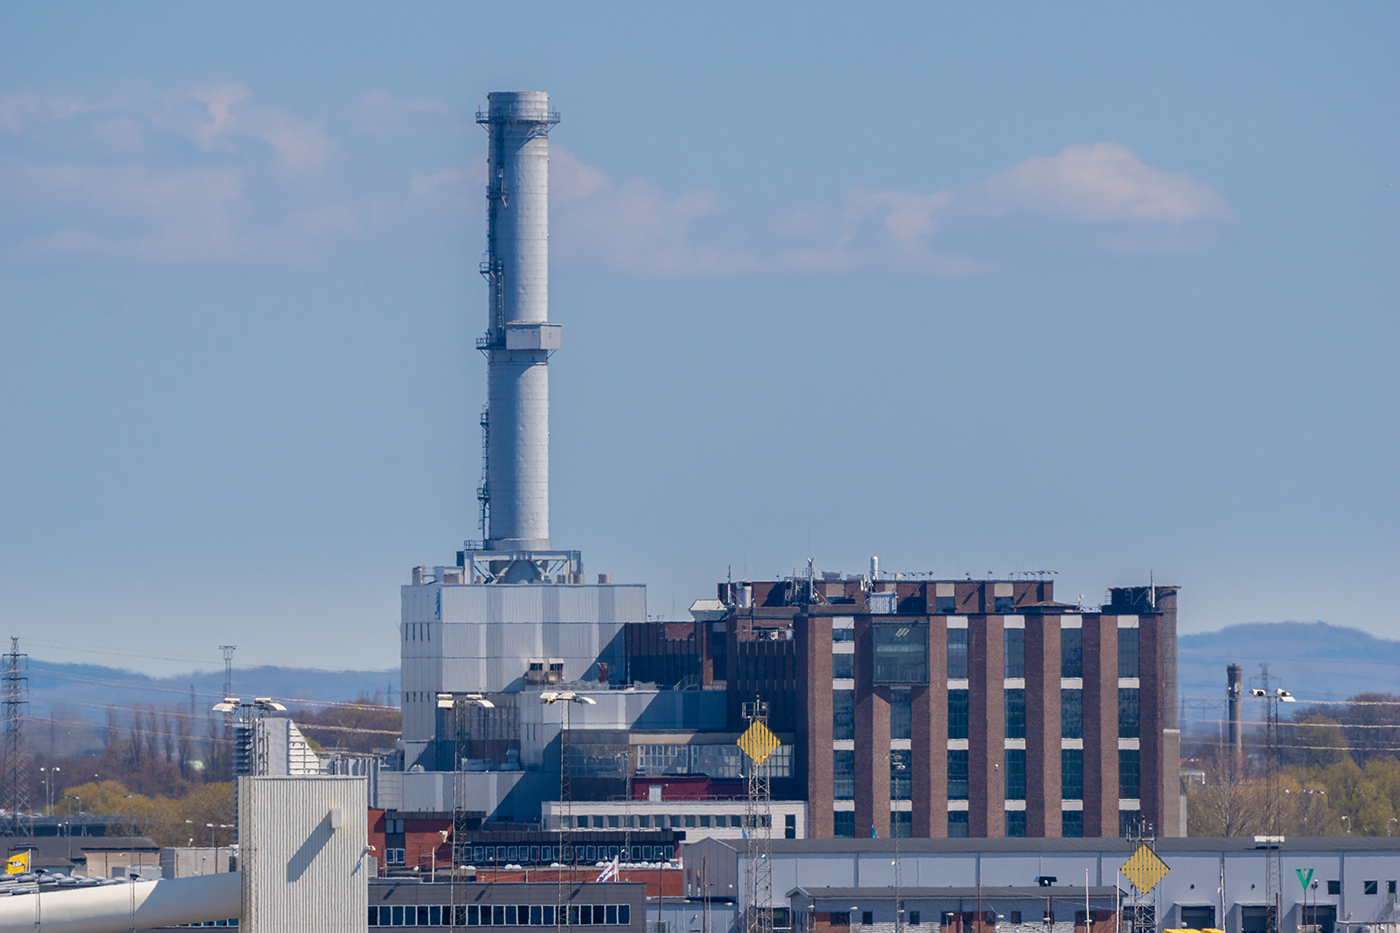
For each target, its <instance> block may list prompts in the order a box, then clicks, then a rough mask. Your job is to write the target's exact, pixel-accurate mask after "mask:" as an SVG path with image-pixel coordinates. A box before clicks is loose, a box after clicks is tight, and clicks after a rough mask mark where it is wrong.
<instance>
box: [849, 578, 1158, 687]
mask: <svg viewBox="0 0 1400 933" xmlns="http://www.w3.org/2000/svg"><path fill="white" fill-rule="evenodd" d="M1003 598H1008V597H998V599H999V600H1000V599H1003ZM872 634H873V636H874V637H873V639H872V640H873V642H874V649H875V651H874V653H875V670H874V675H875V682H876V683H928V662H927V657H928V629H927V627H926V626H923V625H920V624H918V623H890V624H881V625H876V626H875V627H874V629H873V632H872ZM968 634H969V630H968V629H965V628H950V629H948V679H949V680H966V679H967V676H968ZM854 638H855V632H854V630H853V629H833V630H832V640H833V641H835V642H847V641H852V640H853V639H854ZM1138 662H1139V651H1138V629H1136V628H1120V629H1119V630H1118V676H1119V677H1137V676H1139V674H1138ZM854 663H855V656H854V655H849V654H838V655H833V656H832V664H833V673H832V676H833V677H854V676H855V668H854ZM838 670H839V671H841V673H836V671H838ZM1002 671H1003V676H1005V677H1009V678H1022V677H1025V676H1026V630H1025V629H1023V628H1008V629H1004V630H1003V631H1002ZM1060 676H1061V677H1083V676H1084V632H1083V629H1077V628H1065V629H1061V630H1060Z"/></svg>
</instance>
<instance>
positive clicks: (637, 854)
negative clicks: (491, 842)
mask: <svg viewBox="0 0 1400 933" xmlns="http://www.w3.org/2000/svg"><path fill="white" fill-rule="evenodd" d="M624 848H625V847H624V846H586V845H577V846H565V847H564V857H563V858H560V857H559V847H558V846H524V845H522V846H470V845H463V846H462V847H461V851H460V853H459V854H458V860H459V861H460V862H461V863H462V864H464V865H481V864H489V863H492V862H501V863H505V864H509V863H512V862H515V863H519V864H524V863H527V862H528V863H530V864H544V865H548V864H551V863H553V862H572V861H573V860H574V859H575V858H577V859H578V860H579V861H580V862H587V863H592V862H604V861H608V860H610V859H612V858H613V857H614V856H618V855H620V856H621V857H622V860H623V861H632V862H661V861H670V860H671V859H673V858H675V856H676V847H675V846H673V845H671V846H661V845H656V846H633V847H632V855H631V857H630V858H629V857H628V855H627V853H626V852H625V851H623V849H624ZM399 851H402V850H399ZM386 861H387V859H386Z"/></svg>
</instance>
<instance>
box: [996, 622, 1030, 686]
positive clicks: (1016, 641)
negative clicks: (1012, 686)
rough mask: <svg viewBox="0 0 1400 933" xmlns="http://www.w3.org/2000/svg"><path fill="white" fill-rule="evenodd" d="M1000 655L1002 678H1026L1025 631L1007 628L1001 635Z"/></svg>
mask: <svg viewBox="0 0 1400 933" xmlns="http://www.w3.org/2000/svg"><path fill="white" fill-rule="evenodd" d="M1001 654H1002V668H1003V670H1004V673H1003V675H1002V676H1004V677H1014V678H1023V677H1025V676H1026V630H1025V629H1023V628H1009V629H1005V630H1004V631H1003V632H1002V633H1001Z"/></svg>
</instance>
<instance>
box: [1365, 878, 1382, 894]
mask: <svg viewBox="0 0 1400 933" xmlns="http://www.w3.org/2000/svg"><path fill="white" fill-rule="evenodd" d="M1377 887H1378V886H1377V884H1376V882H1374V881H1363V882H1361V893H1362V894H1376V893H1378V892H1377Z"/></svg>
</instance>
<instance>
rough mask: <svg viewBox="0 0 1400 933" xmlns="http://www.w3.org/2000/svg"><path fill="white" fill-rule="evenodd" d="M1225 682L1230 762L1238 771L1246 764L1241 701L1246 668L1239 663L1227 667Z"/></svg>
mask: <svg viewBox="0 0 1400 933" xmlns="http://www.w3.org/2000/svg"><path fill="white" fill-rule="evenodd" d="M1225 683H1226V686H1227V689H1228V692H1227V694H1226V699H1227V700H1228V705H1229V718H1230V763H1231V765H1232V766H1233V767H1234V768H1235V771H1236V773H1238V772H1239V770H1240V768H1241V767H1242V766H1243V764H1244V732H1243V729H1242V728H1241V727H1242V726H1243V725H1244V723H1243V722H1241V719H1242V717H1241V715H1240V712H1241V711H1240V701H1241V698H1242V697H1243V696H1244V669H1243V668H1241V667H1240V666H1239V665H1238V664H1231V665H1228V666H1227V667H1226V668H1225Z"/></svg>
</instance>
